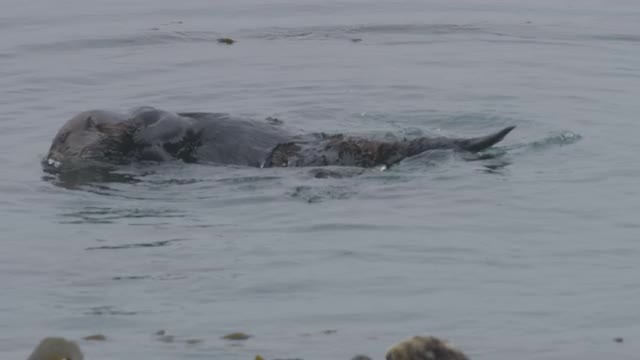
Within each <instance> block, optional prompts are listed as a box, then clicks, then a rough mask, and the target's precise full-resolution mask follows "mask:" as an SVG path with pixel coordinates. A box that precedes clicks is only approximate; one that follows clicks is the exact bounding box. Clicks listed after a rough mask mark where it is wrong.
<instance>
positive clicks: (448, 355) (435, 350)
mask: <svg viewBox="0 0 640 360" xmlns="http://www.w3.org/2000/svg"><path fill="white" fill-rule="evenodd" d="M385 359H386V360H469V358H468V357H467V356H466V355H465V354H463V353H462V352H461V351H460V350H458V349H456V348H454V347H453V346H451V345H450V344H449V343H447V342H446V341H444V340H441V339H438V338H436V337H433V336H414V337H412V338H410V339H407V340H404V341H402V342H400V343H398V344H396V345H394V346H392V347H391V348H390V349H389V350H388V351H387V354H386V356H385Z"/></svg>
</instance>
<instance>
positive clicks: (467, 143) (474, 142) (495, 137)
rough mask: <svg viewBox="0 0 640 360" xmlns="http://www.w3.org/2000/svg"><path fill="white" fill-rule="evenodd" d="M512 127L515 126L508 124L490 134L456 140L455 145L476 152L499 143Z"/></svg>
mask: <svg viewBox="0 0 640 360" xmlns="http://www.w3.org/2000/svg"><path fill="white" fill-rule="evenodd" d="M513 129H515V126H509V127H506V128H504V129H502V130H500V131H498V132H496V133H494V134H491V135H487V136H482V137H477V138H471V139H461V140H458V141H457V142H458V144H457V145H458V147H459V148H460V149H462V150H465V151H471V152H477V151H480V150H484V149H486V148H489V147H491V146H493V145H495V144H497V143H499V142H500V141H502V139H504V137H505V136H507V134H508V133H510V132H511V130H513Z"/></svg>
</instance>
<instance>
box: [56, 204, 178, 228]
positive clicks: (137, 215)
mask: <svg viewBox="0 0 640 360" xmlns="http://www.w3.org/2000/svg"><path fill="white" fill-rule="evenodd" d="M61 216H63V217H65V218H73V219H74V220H71V221H62V222H61V223H63V224H111V223H113V222H115V221H116V220H123V219H143V218H154V219H155V218H182V217H185V216H186V215H185V214H183V213H181V212H179V211H177V210H171V209H164V210H163V209H112V208H105V207H86V208H84V209H82V210H80V211H74V212H70V213H66V214H62V215H61Z"/></svg>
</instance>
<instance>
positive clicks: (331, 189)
mask: <svg viewBox="0 0 640 360" xmlns="http://www.w3.org/2000/svg"><path fill="white" fill-rule="evenodd" d="M354 194H355V191H354V190H352V189H350V188H346V187H340V186H335V185H330V186H308V185H302V186H296V187H295V188H294V189H293V191H292V192H290V196H291V197H292V198H294V199H299V200H302V201H305V202H307V203H309V204H314V203H319V202H322V201H325V200H342V199H348V198H350V197H351V196H353V195H354Z"/></svg>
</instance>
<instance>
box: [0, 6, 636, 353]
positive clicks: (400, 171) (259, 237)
mask: <svg viewBox="0 0 640 360" xmlns="http://www.w3.org/2000/svg"><path fill="white" fill-rule="evenodd" d="M0 5H2V12H1V14H0V164H1V168H2V170H1V171H0V241H1V242H0V246H1V249H2V250H1V251H0V284H1V285H2V286H1V290H0V353H2V356H1V357H2V358H3V359H24V358H26V357H27V355H28V353H29V352H30V350H31V348H32V347H33V346H34V345H35V344H36V343H37V341H38V340H39V339H40V338H41V337H44V336H48V335H59V336H65V337H69V338H73V339H81V338H82V337H83V336H87V335H91V334H96V333H101V334H105V335H106V336H107V337H108V338H109V339H108V341H106V342H87V341H82V340H80V345H81V346H82V347H83V349H84V351H85V354H86V355H87V358H89V359H166V360H169V359H223V360H226V359H229V360H231V359H253V357H254V356H255V355H256V354H261V355H262V356H264V357H265V358H268V359H273V358H304V359H305V360H324V359H349V358H351V357H352V356H354V355H356V354H358V353H364V354H368V355H369V356H371V357H372V358H373V359H382V358H383V357H384V351H385V349H386V348H387V347H389V346H390V345H392V344H393V343H395V342H397V341H398V340H401V339H403V338H406V337H409V336H412V335H415V334H433V335H436V336H440V337H443V338H446V339H449V340H452V341H453V342H454V343H455V344H456V345H457V346H459V347H460V348H461V349H462V350H463V351H465V352H466V353H467V354H468V355H469V356H470V357H471V358H473V359H498V360H508V359H581V360H584V359H607V358H616V359H637V358H638V355H637V354H638V352H640V307H639V303H640V242H639V241H640V185H639V178H640V161H638V156H639V154H640V141H639V140H638V138H639V136H640V123H639V121H640V120H639V116H640V3H638V2H637V1H631V0H629V1H608V0H606V1H605V0H598V1H595V0H587V1H578V0H575V1H551V0H541V1H532V2H525V1H500V0H486V1H485V0H482V1H478V0H467V1H448V0H438V1H433V0H430V1H418V0H411V1H398V2H395V1H394V2H392V1H365V0H360V1H359V0H347V1H321V0H295V1H294V0H281V1H269V2H265V1H260V0H242V1H218V2H212V1H204V0H193V1H168V0H156V1H144V0H127V1H124V0H123V1H87V0H57V1H45V0H30V1H26V0H23V1H7V0H3V1H0ZM220 37H231V38H233V39H235V40H237V42H236V43H235V44H233V45H231V46H229V45H223V44H219V43H217V42H216V39H218V38H220ZM141 105H150V106H156V107H159V108H162V109H167V110H172V111H214V112H229V113H233V114H234V115H242V116H247V117H252V118H256V119H262V118H265V117H267V116H275V117H277V118H279V119H281V120H283V121H284V123H285V125H286V126H289V127H291V128H294V129H304V130H307V131H326V132H357V133H363V132H370V133H372V134H378V135H382V136H384V134H386V133H393V134H396V135H397V134H400V135H403V134H404V135H416V134H431V135H456V136H472V135H483V134H486V133H489V132H492V131H495V130H497V129H499V128H501V127H504V126H508V125H516V126H517V128H516V130H515V131H514V132H513V133H512V134H510V135H509V136H508V137H507V139H506V140H505V141H504V142H503V143H501V144H500V146H498V147H497V148H494V149H493V150H491V151H490V154H489V155H490V156H486V159H469V158H465V157H464V156H461V155H460V154H455V153H451V152H447V151H439V152H432V153H427V154H423V155H421V156H418V157H416V158H413V159H410V160H408V161H405V162H404V163H402V164H401V165H400V166H398V167H396V168H393V169H391V170H390V171H386V172H380V171H377V170H371V171H368V172H365V173H364V174H362V175H360V176H356V177H351V178H345V179H316V178H314V177H313V176H312V175H311V174H310V173H309V170H308V169H244V168H232V167H228V168H227V167H214V166H199V165H187V164H181V163H173V164H163V165H158V166H138V167H130V168H126V169H123V170H122V174H120V175H121V178H122V179H120V180H123V179H124V180H126V181H114V182H102V183H97V182H94V183H86V182H84V183H83V182H80V181H77V180H78V179H60V178H55V177H50V176H46V174H45V173H44V172H43V171H42V169H41V167H40V160H41V158H42V156H43V155H44V154H45V153H46V151H47V149H48V147H49V145H50V141H51V139H52V138H53V136H54V135H55V133H56V131H57V130H58V128H59V127H60V126H61V125H62V124H63V122H64V121H66V120H67V119H68V118H70V117H71V116H73V115H75V114H76V113H77V112H80V111H82V110H87V109H94V108H107V109H113V110H127V109H129V108H131V107H135V106H141ZM118 179H119V178H117V179H114V180H118ZM160 329H164V330H165V331H166V332H167V333H168V334H171V335H174V336H175V340H174V341H173V342H162V341H159V339H158V337H157V336H155V335H154V333H155V332H156V331H158V330H160ZM328 330H329V331H328ZM234 331H242V332H245V333H248V334H251V335H252V336H253V337H252V338H250V339H249V340H247V341H244V342H239V343H238V342H235V343H234V342H230V341H227V340H222V339H221V337H222V336H224V335H225V334H227V333H230V332H234ZM615 337H623V338H624V342H623V343H616V342H614V341H613V339H614V338H615ZM187 339H201V340H202V342H201V343H198V344H192V345H189V344H186V343H185V340H187Z"/></svg>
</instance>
